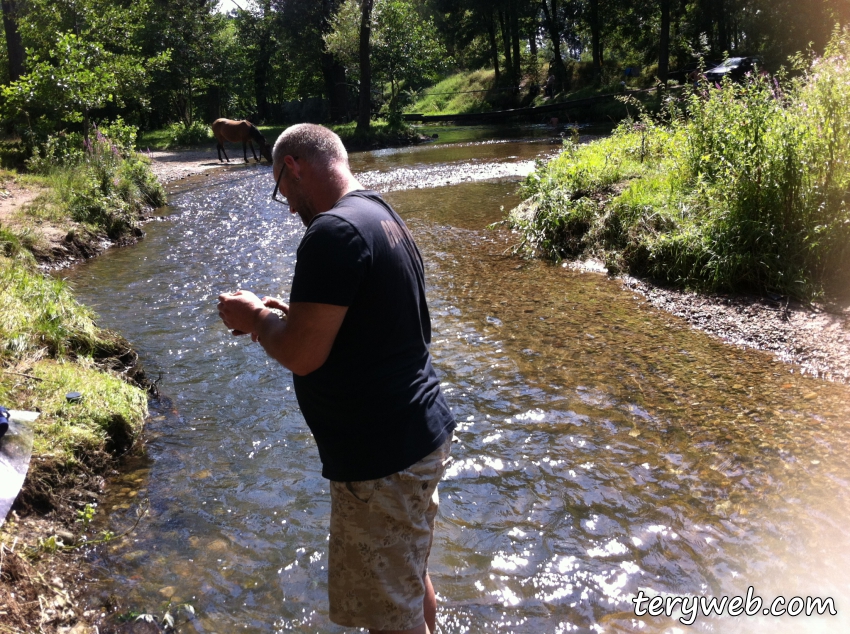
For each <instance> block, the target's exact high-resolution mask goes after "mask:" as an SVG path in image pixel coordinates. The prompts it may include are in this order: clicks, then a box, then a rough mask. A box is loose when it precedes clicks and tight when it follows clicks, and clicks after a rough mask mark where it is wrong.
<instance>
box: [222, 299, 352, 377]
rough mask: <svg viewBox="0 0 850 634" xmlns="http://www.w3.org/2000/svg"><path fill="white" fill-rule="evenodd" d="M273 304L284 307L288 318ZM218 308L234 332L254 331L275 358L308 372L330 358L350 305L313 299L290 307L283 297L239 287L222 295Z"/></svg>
mask: <svg viewBox="0 0 850 634" xmlns="http://www.w3.org/2000/svg"><path fill="white" fill-rule="evenodd" d="M269 307H272V308H280V309H282V310H283V311H284V312H285V313H286V319H285V320H284V319H280V318H279V317H278V316H277V315H276V314H274V313H273V312H272V311H271V310H269ZM218 312H219V315H221V319H222V321H224V324H225V325H226V326H227V327H228V328H230V329H231V330H232V331H233V334H250V335H251V339H253V340H254V341H259V342H260V345H261V346H263V349H264V350H265V351H266V353H267V354H268V355H269V356H270V357H271V358H272V359H274V360H275V361H277V362H278V363H280V364H281V365H282V366H284V367H285V368H287V369H289V370H291V371H292V372H293V373H294V374H298V375H300V376H304V375H305V374H310V373H311V372H313V371H314V370H318V369H319V368H320V367H322V365H323V364H324V363H325V361H326V360H327V358H328V355H329V354H330V352H331V347H332V346H333V343H334V340H335V339H336V335H337V333H338V332H339V328H340V326H341V325H342V321H343V319H345V315H346V313H347V312H348V307H346V306H335V305H333V304H318V303H312V302H295V303H293V304H291V305H290V306H288V307H286V304H284V303H283V302H280V301H279V300H274V299H271V298H263V300H260V299H259V298H258V297H257V296H256V295H254V294H253V293H249V292H247V291H237V292H236V293H226V294H223V295H220V296H219V304H218Z"/></svg>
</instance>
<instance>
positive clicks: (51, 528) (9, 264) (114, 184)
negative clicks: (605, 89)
mask: <svg viewBox="0 0 850 634" xmlns="http://www.w3.org/2000/svg"><path fill="white" fill-rule="evenodd" d="M107 142H108V141H107V140H103V141H101V140H100V139H98V143H103V144H104V145H105V144H106V143H107ZM95 145H96V144H95ZM2 177H3V185H4V187H3V189H2V193H3V195H2V199H3V203H4V204H2V205H0V282H2V283H0V301H2V305H3V307H4V310H3V320H2V323H0V342H2V346H0V404H2V405H4V406H5V407H7V408H9V409H17V410H28V411H35V412H39V414H40V415H39V418H38V419H37V421H36V422H35V423H33V424H32V429H33V435H34V439H33V451H32V459H31V461H30V464H29V470H28V472H27V476H26V479H25V481H24V485H23V488H22V490H21V492H20V493H19V494H18V496H17V498H16V500H15V502H14V504H13V506H12V511H11V513H10V514H9V516H8V518H7V521H6V523H5V524H4V525H3V526H2V528H0V616H2V619H0V632H2V633H3V634H6V633H7V632H15V633H17V632H32V631H39V632H51V633H52V632H60V631H62V632H66V631H72V632H75V633H77V634H80V633H85V632H90V631H94V630H91V629H90V628H89V626H88V625H87V623H88V622H89V620H88V619H89V617H91V616H92V615H87V614H85V610H84V609H83V608H81V607H80V605H79V604H78V602H77V599H76V593H77V591H78V588H79V587H80V584H79V582H80V581H81V580H82V579H84V577H85V574H86V573H85V569H86V564H85V549H86V546H87V545H90V544H92V543H94V542H97V541H101V540H105V539H109V538H110V537H109V536H108V535H95V534H94V533H92V532H91V531H90V530H89V522H90V520H91V519H92V517H93V516H94V514H95V513H96V512H97V505H98V500H99V499H100V494H101V492H102V491H103V489H104V487H105V484H106V480H105V478H106V477H108V476H109V474H110V473H111V472H112V471H113V469H114V468H115V467H116V466H117V465H118V464H119V461H120V459H121V457H122V456H124V455H126V454H127V453H128V452H130V451H131V450H132V449H133V448H134V447H135V446H136V442H137V440H138V438H139V437H140V434H141V430H142V428H143V426H144V421H145V418H146V416H147V391H148V390H149V389H152V384H151V383H150V382H149V381H148V380H147V378H146V377H145V375H144V372H143V370H142V368H141V367H140V365H139V364H138V356H137V355H136V353H135V352H134V351H133V349H132V347H131V345H130V344H129V342H128V341H127V340H126V339H124V337H123V336H121V335H120V334H118V333H115V332H112V331H109V330H105V329H102V328H99V327H98V326H97V324H96V321H95V320H96V316H95V315H94V313H93V312H92V311H91V310H90V309H88V308H86V307H84V306H82V305H80V304H79V303H78V302H77V301H76V300H75V299H74V296H73V293H72V290H71V289H70V287H69V286H68V284H67V283H66V282H64V281H63V280H61V279H57V278H55V277H52V276H49V275H47V274H45V270H50V269H57V268H62V267H64V266H67V265H69V264H71V263H73V262H75V261H78V260H80V259H84V258H88V257H92V256H94V255H97V254H98V253H100V252H102V251H103V250H105V249H106V248H109V247H110V246H114V245H119V244H129V243H132V242H135V241H136V240H138V239H139V238H140V237H141V236H142V235H143V232H142V230H141V228H140V223H141V221H142V220H144V219H145V218H146V217H148V216H149V215H150V213H151V211H152V205H153V204H158V203H157V201H159V200H160V196H161V195H163V192H162V189H161V185H160V184H159V183H158V182H157V181H155V180H152V179H153V178H154V177H153V175H152V174H151V173H150V170H149V169H148V167H147V164H146V163H145V161H144V159H140V158H139V157H138V156H136V155H132V154H128V155H125V156H122V155H120V154H119V153H118V152H115V151H113V149H112V148H108V152H98V148H97V147H95V149H94V150H93V151H92V152H90V154H89V155H87V156H86V157H85V158H84V159H81V160H80V162H79V163H78V164H74V165H68V166H65V167H60V168H51V169H49V170H46V171H45V172H43V173H42V174H40V175H39V174H35V175H31V174H27V175H22V174H15V173H13V172H4V173H3V174H2ZM162 200H164V198H163V199H162ZM71 392H80V393H81V398H80V399H69V398H67V397H66V395H67V394H69V393H71ZM72 628H73V629H72Z"/></svg>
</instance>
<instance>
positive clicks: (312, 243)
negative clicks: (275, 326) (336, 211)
mask: <svg viewBox="0 0 850 634" xmlns="http://www.w3.org/2000/svg"><path fill="white" fill-rule="evenodd" d="M368 266H369V253H368V249H367V247H366V244H365V242H364V240H363V238H362V236H361V235H360V233H359V232H358V231H357V230H356V229H355V228H354V227H353V226H351V224H349V223H348V222H346V221H345V220H343V219H341V218H338V217H337V216H334V215H331V214H327V215H325V214H322V215H320V216H318V217H316V218H315V219H314V220H313V222H312V223H311V224H310V227H309V228H308V229H307V232H306V233H305V234H304V238H303V239H302V240H301V244H300V245H299V246H298V259H297V261H296V262H295V274H294V275H293V278H292V292H291V293H290V295H289V301H290V302H315V303H319V304H333V305H334V306H351V304H352V303H353V302H354V297H355V295H356V293H357V289H358V288H359V287H360V284H361V283H362V281H363V278H364V277H365V275H366V271H367V269H368Z"/></svg>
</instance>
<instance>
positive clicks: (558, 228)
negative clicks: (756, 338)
mask: <svg viewBox="0 0 850 634" xmlns="http://www.w3.org/2000/svg"><path fill="white" fill-rule="evenodd" d="M848 60H850V32H848V30H846V29H845V30H842V31H836V33H835V34H834V37H833V39H832V41H831V43H830V45H829V46H828V48H827V49H826V52H825V54H824V55H823V57H821V58H816V59H815V58H813V59H810V60H808V62H807V64H806V68H805V69H804V72H802V74H801V75H800V76H799V77H797V78H796V79H793V80H790V79H785V78H779V79H777V78H769V77H766V76H757V77H751V78H749V79H748V81H746V82H744V83H742V84H733V83H724V84H723V85H722V86H719V87H715V86H702V87H700V88H698V89H694V90H692V91H690V92H689V93H688V94H687V95H686V96H685V97H684V98H683V99H682V101H681V102H679V103H678V104H676V103H673V102H671V103H669V104H668V107H667V109H666V116H665V117H663V118H662V119H661V120H659V119H653V118H651V117H649V116H648V115H646V114H644V115H643V116H642V117H641V119H640V120H638V121H627V122H625V123H623V124H622V125H621V126H620V127H619V128H618V129H617V130H616V131H615V132H614V134H613V135H612V136H611V137H610V138H608V139H605V140H602V141H599V142H597V143H593V144H590V145H587V146H581V147H578V146H569V147H567V148H566V149H565V151H564V152H563V153H562V154H561V155H560V156H559V157H558V158H557V159H555V160H554V161H552V162H550V163H549V164H548V165H543V166H540V168H539V169H538V170H537V171H536V172H535V173H534V174H532V175H531V176H530V177H529V178H528V179H527V181H526V182H525V184H524V193H525V194H526V196H527V200H526V201H525V202H524V203H523V205H521V206H520V207H519V208H517V209H516V210H514V211H513V212H512V214H511V222H512V224H513V225H514V226H515V227H516V228H518V229H519V230H520V232H521V234H522V244H521V247H522V248H523V249H524V250H526V251H528V252H536V253H539V254H542V255H544V256H546V257H550V258H555V259H558V258H564V257H579V256H582V257H584V256H589V255H592V256H596V257H601V258H603V259H604V260H605V261H606V262H607V264H608V265H609V267H610V268H611V269H613V270H615V271H616V270H625V271H629V272H631V273H634V274H638V275H647V276H651V277H654V278H657V279H660V280H663V281H666V282H670V283H674V284H677V285H680V286H685V287H691V288H697V289H705V290H714V291H757V292H778V293H782V294H787V295H790V296H793V297H798V298H807V299H808V298H812V297H816V296H818V295H820V294H822V293H823V291H824V288H825V287H826V286H828V285H829V284H830V283H831V282H834V281H837V280H839V279H840V278H841V277H842V276H844V277H846V274H847V270H848V265H849V264H850V209H848V200H850V67H848Z"/></svg>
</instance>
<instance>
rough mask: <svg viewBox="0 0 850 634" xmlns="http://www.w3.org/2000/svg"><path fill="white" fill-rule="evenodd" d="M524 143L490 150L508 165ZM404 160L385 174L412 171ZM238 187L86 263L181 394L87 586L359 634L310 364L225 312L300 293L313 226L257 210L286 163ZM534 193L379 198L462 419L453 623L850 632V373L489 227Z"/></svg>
mask: <svg viewBox="0 0 850 634" xmlns="http://www.w3.org/2000/svg"><path fill="white" fill-rule="evenodd" d="M528 145H529V144H528V143H527V142H520V143H500V144H495V143H491V144H488V145H480V146H478V147H486V148H493V147H502V151H503V154H502V155H501V156H502V157H504V158H505V160H511V159H510V158H509V157H511V156H515V155H516V154H517V153H518V152H520V151H523V148H525V147H526V146H528ZM520 146H522V147H520ZM455 149H456V148H455ZM455 149H451V151H455ZM539 150H540V151H541V153H542V152H549V151H551V148H550V147H547V146H546V145H545V144H541V145H540V146H539ZM433 151H435V152H441V150H440V149H439V146H433ZM490 151H491V150H490V149H488V150H487V152H490ZM423 152H424V150H423V149H422V148H416V149H415V150H411V151H410V154H416V153H423ZM394 156H400V158H398V159H397V162H395V163H393V161H391V160H390V159H389V158H388V157H384V158H382V159H381V160H382V161H385V164H383V165H382V166H381V167H380V169H383V170H392V169H395V168H396V167H399V166H408V165H410V163H411V159H410V157H409V156H407V155H406V154H405V153H404V152H396V153H395V154H394ZM496 158H498V157H496V156H491V157H490V159H488V160H495V159H496ZM357 160H358V161H359V160H360V159H357ZM417 160H422V161H425V162H430V163H432V164H433V163H439V160H430V159H427V158H426V159H417ZM442 160H446V159H442ZM452 160H454V159H452ZM457 160H461V159H457ZM464 160H466V159H464ZM468 160H472V159H468ZM353 162H354V163H356V161H354V160H353ZM367 162H368V161H367V160H365V159H364V161H363V162H362V163H357V164H358V165H360V169H369V170H374V169H378V168H375V167H373V166H368V167H365V164H366V163H367ZM456 166H457V165H456V164H455V163H453V164H450V165H449V166H448V167H447V169H448V170H453V169H455V168H456ZM234 174H237V171H236V170H230V171H228V172H223V173H220V174H217V175H216V176H213V177H211V178H209V179H208V180H207V183H206V184H205V185H204V186H203V187H197V188H191V187H190V188H188V189H185V190H184V191H183V192H182V193H178V194H175V195H173V198H172V202H173V205H174V210H175V214H174V215H173V216H171V217H170V218H169V219H168V220H166V221H164V222H159V223H154V224H151V225H150V226H149V235H148V237H147V238H146V239H145V240H144V241H143V242H142V243H141V244H140V245H139V246H137V247H133V248H128V249H122V250H118V251H114V252H112V253H109V254H107V255H106V256H104V257H102V258H99V259H98V260H96V261H94V262H92V263H90V264H87V265H85V266H83V267H80V268H79V269H77V270H76V271H74V272H73V273H72V279H73V282H74V285H75V287H76V288H77V291H78V294H79V295H80V297H81V299H82V300H83V301H85V302H87V303H89V304H91V305H93V306H94V307H95V308H96V309H97V310H98V312H99V313H100V314H101V316H102V323H103V324H105V325H109V326H112V327H116V328H119V329H120V330H121V331H122V332H124V333H125V334H126V335H127V336H128V337H130V338H131V339H132V340H133V342H134V343H135V345H136V346H137V348H138V349H139V350H140V352H141V354H142V356H143V358H144V359H146V365H147V366H148V369H149V370H150V371H151V372H152V374H154V375H156V373H158V372H162V374H163V377H164V378H163V381H162V383H161V386H162V390H163V392H165V393H167V394H169V395H170V398H171V400H170V401H169V402H167V403H166V402H163V403H158V404H154V412H153V414H152V418H151V420H150V422H149V427H148V429H149V441H148V449H147V460H146V461H145V462H144V463H143V464H140V465H139V468H138V469H135V470H130V471H129V472H127V473H126V474H124V475H123V476H121V478H120V479H119V481H118V482H117V483H116V484H115V485H114V487H113V492H112V494H111V496H110V498H109V500H108V501H107V504H106V507H107V510H109V511H110V516H109V518H108V519H104V524H105V526H109V527H111V529H112V530H115V531H116V532H118V530H120V529H121V528H122V527H124V526H126V525H128V524H130V523H131V522H132V520H133V518H134V509H135V506H136V504H137V500H139V499H141V498H144V497H147V498H148V499H149V500H150V505H151V514H150V517H149V518H148V519H146V520H145V521H144V522H143V523H142V525H141V526H140V527H139V529H138V530H137V531H136V532H135V533H134V534H133V535H132V536H131V537H130V538H127V539H125V540H121V541H120V542H117V543H114V544H112V545H110V546H108V547H107V548H104V549H103V550H101V551H98V552H96V553H94V554H93V561H94V564H95V566H96V568H97V569H99V570H100V575H99V580H98V581H97V582H96V583H93V584H92V586H91V597H92V601H93V602H95V603H96V602H98V601H105V600H106V599H107V597H108V596H109V595H119V596H121V597H122V600H121V602H122V604H123V605H127V606H132V607H134V608H136V609H138V608H139V607H143V608H144V609H146V610H148V611H155V610H156V609H163V610H164V608H165V606H166V605H167V604H168V603H169V602H171V603H175V604H176V603H181V602H189V603H191V604H192V605H193V606H194V607H195V608H196V610H197V613H198V616H197V617H196V618H195V619H194V620H193V621H192V623H190V624H189V625H187V626H186V628H184V629H185V631H197V632H214V631H216V632H230V631H235V630H237V629H239V630H240V631H246V632H267V631H280V632H316V631H319V632H336V631H340V632H341V631H343V630H342V629H341V628H336V627H335V626H333V625H332V624H331V623H329V621H328V620H327V604H326V565H327V552H326V544H327V522H328V513H329V503H328V497H327V485H326V482H325V481H324V480H323V479H322V478H321V476H320V470H319V461H318V456H317V454H316V450H315V445H314V443H313V440H312V438H311V436H310V434H309V431H308V430H307V428H306V426H305V424H304V422H303V419H302V418H301V416H300V413H299V411H298V408H297V403H296V401H295V397H294V394H293V391H292V388H291V378H290V375H289V374H288V373H287V372H286V371H284V370H283V369H281V368H280V367H277V366H275V365H274V364H273V363H271V362H269V361H268V359H266V358H265V356H264V354H263V353H262V351H261V350H260V349H259V348H258V347H257V346H254V345H251V344H250V343H249V342H247V341H245V340H244V339H242V338H238V339H237V338H233V337H232V336H230V335H229V334H228V333H227V332H226V331H225V330H224V328H223V327H222V326H221V325H220V324H219V323H218V318H217V315H216V314H215V298H216V296H217V294H218V293H219V292H220V291H222V290H231V289H234V288H237V287H241V288H250V289H252V290H254V291H255V292H258V293H260V294H264V293H267V294H274V295H281V296H284V297H285V296H286V295H287V294H288V290H289V283H290V280H291V275H292V270H293V265H294V256H295V249H296V247H297V245H298V241H299V239H300V236H301V234H302V231H303V230H302V228H301V227H300V226H299V223H298V221H297V219H295V218H293V217H288V216H285V215H283V214H285V210H282V209H279V208H275V207H272V206H271V205H270V204H267V203H266V202H265V200H266V198H267V197H268V193H269V192H268V190H269V189H270V188H269V183H270V181H269V178H268V170H267V169H265V170H263V169H253V170H243V171H241V172H239V173H238V174H239V177H238V178H236V177H234ZM515 189H516V188H515V185H514V184H512V183H506V182H469V183H464V184H459V185H454V186H451V187H438V188H432V189H427V190H408V191H397V192H393V193H392V194H389V195H388V196H387V198H388V200H390V202H391V203H392V204H393V205H394V206H395V207H396V209H397V210H398V211H399V212H400V213H401V214H402V215H403V216H404V217H405V218H406V220H407V221H408V223H409V225H410V226H411V230H412V231H413V233H414V235H415V237H416V239H417V242H418V244H419V246H420V249H421V250H422V252H423V254H424V257H425V259H426V262H427V267H428V272H427V273H428V281H429V284H430V286H429V297H430V302H431V310H432V318H433V322H434V341H433V347H432V350H433V353H434V357H435V361H436V367H437V370H438V373H439V374H440V375H441V379H442V381H443V386H444V389H445V391H446V395H447V397H448V399H449V401H450V403H451V405H452V407H453V410H454V412H455V414H456V416H457V420H458V422H459V427H458V431H457V442H456V443H455V445H454V460H453V463H452V465H451V466H450V469H449V472H448V474H447V477H446V480H445V482H444V483H443V484H441V502H442V510H441V518H440V520H439V524H438V531H437V538H436V542H435V547H434V552H433V554H432V558H431V564H430V565H431V570H432V576H433V578H434V583H435V586H436V588H437V591H438V595H439V600H440V606H441V607H440V615H439V620H440V622H441V624H442V628H443V631H447V632H482V631H499V632H599V631H608V632H674V631H684V626H682V625H681V624H680V623H678V622H677V621H676V620H675V619H672V618H671V619H665V618H664V617H658V618H650V617H643V618H642V619H639V618H637V617H635V616H634V614H633V613H632V606H631V604H630V602H629V599H630V598H631V597H632V596H634V595H635V593H637V592H638V591H639V590H640V589H644V590H645V591H646V592H648V593H649V592H651V593H671V594H683V593H691V594H705V595H710V596H718V597H719V596H720V595H724V594H741V595H743V594H745V593H746V589H747V587H748V586H753V587H754V590H755V592H756V594H758V595H760V596H762V597H764V599H765V600H766V601H767V602H769V601H771V600H772V599H773V597H775V596H777V595H783V596H785V597H786V598H790V597H793V596H802V597H806V596H820V597H833V598H834V599H835V602H836V605H837V608H838V616H820V617H804V616H800V617H797V618H791V617H782V618H776V617H764V616H757V617H749V618H744V617H741V618H736V619H733V618H729V617H726V618H724V619H721V620H717V621H709V620H708V619H701V620H698V621H697V623H696V624H695V625H694V626H693V628H694V629H695V631H701V632H702V631H704V632H709V631H711V632H714V631H723V632H741V633H749V632H776V631H781V632H809V631H811V632H814V631H829V632H835V631H839V630H841V629H842V628H846V627H847V626H848V622H847V617H846V616H845V613H844V612H843V610H842V608H843V607H844V606H846V605H847V602H848V600H850V596H849V595H848V591H847V590H846V588H847V587H848V583H847V582H848V575H850V573H848V572H847V571H848V570H850V548H848V537H847V531H846V529H845V527H844V520H845V518H846V517H848V511H850V499H849V498H848V485H847V477H848V474H850V465H848V459H847V456H848V446H847V445H848V439H850V433H848V431H847V430H846V429H845V424H846V421H847V418H848V417H847V413H848V412H847V403H848V388H847V386H842V385H837V384H829V383H823V382H820V381H817V380H815V379H811V378H807V377H803V376H800V375H799V374H796V373H794V372H793V368H790V367H789V366H785V365H781V364H779V363H776V362H775V361H774V360H773V359H772V358H771V357H770V356H768V355H766V354H762V353H758V352H753V351H746V350H739V349H736V348H732V347H730V346H727V345H724V344H722V343H720V342H718V341H716V340H714V339H711V338H709V337H707V336H706V335H704V334H702V333H699V332H695V331H693V330H690V329H689V328H688V327H687V326H686V325H685V324H684V323H682V322H679V321H678V320H677V319H676V318H675V317H674V316H671V315H668V314H666V313H660V312H658V311H655V310H654V309H652V308H651V307H648V306H647V305H646V304H645V303H644V302H643V301H642V300H641V299H639V298H636V297H634V296H633V295H632V294H631V293H629V292H627V291H624V290H623V289H622V287H621V286H620V285H619V283H618V282H616V281H614V280H609V279H607V278H605V277H603V276H599V275H596V274H586V273H584V274H583V273H578V272H575V271H572V270H569V269H566V268H563V267H557V266H552V265H548V264H545V263H540V262H529V261H524V260H519V259H516V258H514V257H512V256H510V255H509V253H510V246H511V240H512V237H511V236H510V234H508V233H506V232H503V231H493V230H487V229H485V227H486V225H488V224H489V223H491V222H493V221H495V220H498V219H499V218H500V217H501V212H500V210H499V208H500V207H501V206H504V207H505V209H509V208H510V207H511V206H512V205H513V204H515V203H516V201H517V198H516V194H515ZM282 212H283V214H282ZM677 627H678V628H679V629H678V630H676V629H675V628H677Z"/></svg>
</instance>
